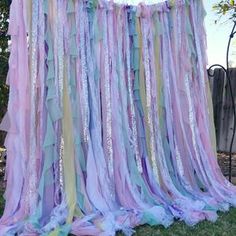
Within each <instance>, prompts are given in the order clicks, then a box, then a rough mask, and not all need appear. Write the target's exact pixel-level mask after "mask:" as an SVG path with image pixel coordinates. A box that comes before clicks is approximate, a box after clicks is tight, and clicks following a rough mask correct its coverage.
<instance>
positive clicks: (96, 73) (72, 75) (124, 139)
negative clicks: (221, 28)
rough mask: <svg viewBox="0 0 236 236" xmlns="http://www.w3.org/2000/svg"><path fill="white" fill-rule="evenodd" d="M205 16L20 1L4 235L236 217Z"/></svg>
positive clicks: (177, 9)
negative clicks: (221, 159)
mask: <svg viewBox="0 0 236 236" xmlns="http://www.w3.org/2000/svg"><path fill="white" fill-rule="evenodd" d="M204 15H205V12H204V9H203V6H202V1H200V0H176V1H171V0H170V1H161V2H160V3H156V4H154V3H150V2H148V3H147V4H144V3H140V4H137V5H132V4H130V3H128V4H125V3H117V2H115V3H114V2H112V1H103V0H99V1H97V0H68V1H66V0H57V1H47V0H39V1H37V3H35V1H32V2H31V1H29V2H27V3H26V1H24V0H13V1H12V5H11V14H10V24H9V34H10V35H11V42H12V45H11V56H10V60H9V74H8V84H9V85H10V95H9V105H8V112H7V114H6V116H5V118H4V119H3V122H2V124H1V129H4V130H6V131H7V132H8V135H7V138H6V143H5V144H6V147H7V152H8V153H7V167H6V176H7V189H6V193H5V198H6V206H5V211H4V214H3V216H2V218H1V219H0V234H1V235H14V234H17V235H68V234H69V233H72V234H75V235H109V236H110V235H115V233H116V232H117V231H122V232H123V233H124V234H125V235H132V234H133V233H134V227H136V226H138V225H141V224H149V225H163V226H164V227H168V226H170V225H171V224H172V223H173V222H174V220H182V221H185V222H186V224H188V225H190V226H192V225H195V224H197V223H198V222H200V221H202V220H209V221H212V222H215V221H216V220H217V211H227V210H228V209H229V207H230V206H234V207H235V206H236V188H235V187H234V186H233V185H232V184H230V183H229V182H228V181H227V180H226V179H225V178H224V176H223V175H222V173H221V171H220V168H219V166H218V164H217V159H216V152H215V146H214V145H215V140H214V139H215V138H214V133H213V131H212V129H213V127H214V125H213V120H212V104H211V102H210V99H209V93H210V92H209V86H208V79H207V74H206V71H205V65H206V55H205V52H206V48H205V45H206V43H205V31H204V26H203V19H204ZM28 45H29V47H28Z"/></svg>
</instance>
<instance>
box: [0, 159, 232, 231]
mask: <svg viewBox="0 0 236 236" xmlns="http://www.w3.org/2000/svg"><path fill="white" fill-rule="evenodd" d="M221 155H222V154H221ZM235 161H236V156H234V162H233V163H235ZM226 162H227V157H226V156H225V155H222V156H220V161H219V163H220V166H221V168H222V171H223V173H224V174H225V175H227V173H226V172H227V168H226V167H225V166H227V163H226ZM233 166H234V165H233ZM235 170H236V168H234V171H233V175H234V173H235ZM234 180H235V179H234ZM235 183H236V182H235ZM4 185H5V182H4V181H3V176H1V175H0V215H2V212H3V208H4V198H3V191H4V190H3V188H4ZM135 231H136V232H135V234H134V235H136V236H156V235H161V236H235V235H236V208H231V209H230V211H229V212H225V213H222V212H219V218H218V220H217V221H216V222H215V223H214V224H213V223H211V222H208V221H203V222H201V223H199V224H198V225H196V226H194V227H189V226H187V225H186V224H185V223H184V222H175V223H174V224H173V225H172V226H170V227H169V228H168V229H165V228H164V227H163V226H155V227H151V226H148V225H143V226H139V227H137V228H136V229H135ZM122 235H123V234H122V233H117V236H122Z"/></svg>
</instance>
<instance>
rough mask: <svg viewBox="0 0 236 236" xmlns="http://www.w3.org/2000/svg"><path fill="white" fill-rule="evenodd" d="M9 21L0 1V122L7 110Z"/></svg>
mask: <svg viewBox="0 0 236 236" xmlns="http://www.w3.org/2000/svg"><path fill="white" fill-rule="evenodd" d="M8 19H9V1H8V0H1V1H0V121H1V119H2V117H3V115H4V114H5V112H6V110H7V102H8V92H9V89H8V86H7V85H6V84H5V83H6V77H7V71H8V58H9V50H8V42H9V36H7V29H8V21H9V20H8ZM4 136H5V135H4V134H3V133H2V132H1V133H0V146H1V145H3V137H4Z"/></svg>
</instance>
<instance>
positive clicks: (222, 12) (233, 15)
mask: <svg viewBox="0 0 236 236" xmlns="http://www.w3.org/2000/svg"><path fill="white" fill-rule="evenodd" d="M213 10H214V11H215V12H216V13H217V14H218V15H219V16H220V18H221V17H222V16H225V17H228V19H229V20H236V2H235V0H224V1H220V2H219V3H217V4H215V5H213ZM216 22H217V21H216Z"/></svg>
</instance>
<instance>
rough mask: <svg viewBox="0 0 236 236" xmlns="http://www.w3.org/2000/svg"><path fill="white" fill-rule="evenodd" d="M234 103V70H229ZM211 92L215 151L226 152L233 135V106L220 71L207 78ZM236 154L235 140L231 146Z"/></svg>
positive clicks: (235, 90) (235, 69)
mask: <svg viewBox="0 0 236 236" xmlns="http://www.w3.org/2000/svg"><path fill="white" fill-rule="evenodd" d="M230 75H231V84H232V90H233V96H234V101H235V98H236V68H233V69H231V70H230ZM209 82H210V88H211V91H212V100H213V110H214V121H215V128H216V142H217V150H218V151H222V152H228V151H229V148H230V142H231V138H232V134H233V105H232V99H231V96H230V90H229V84H228V81H227V79H226V76H225V73H224V71H223V70H222V69H215V71H214V77H209ZM233 152H236V139H235V140H234V144H233Z"/></svg>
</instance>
